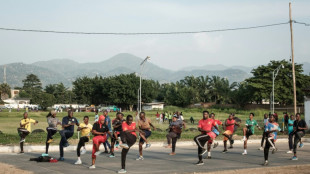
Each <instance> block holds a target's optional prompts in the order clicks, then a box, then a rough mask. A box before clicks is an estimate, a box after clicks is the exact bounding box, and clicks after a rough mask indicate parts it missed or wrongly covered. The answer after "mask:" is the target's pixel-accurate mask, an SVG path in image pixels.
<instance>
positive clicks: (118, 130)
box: [112, 119, 123, 132]
mask: <svg viewBox="0 0 310 174" xmlns="http://www.w3.org/2000/svg"><path fill="white" fill-rule="evenodd" d="M122 123H123V120H119V119H114V120H112V125H113V126H117V125H120V126H119V127H117V128H114V129H113V130H114V131H117V132H122V131H123V129H122Z"/></svg>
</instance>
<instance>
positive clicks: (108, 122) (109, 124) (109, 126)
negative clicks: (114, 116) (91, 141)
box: [105, 115, 112, 132]
mask: <svg viewBox="0 0 310 174" xmlns="http://www.w3.org/2000/svg"><path fill="white" fill-rule="evenodd" d="M105 121H106V123H107V124H108V128H109V131H110V132H111V131H112V128H111V119H110V117H109V116H108V115H107V116H106V117H105Z"/></svg>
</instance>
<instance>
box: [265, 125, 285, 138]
mask: <svg viewBox="0 0 310 174" xmlns="http://www.w3.org/2000/svg"><path fill="white" fill-rule="evenodd" d="M273 130H275V131H276V132H272V133H271V134H270V137H272V138H273V139H275V140H276V139H277V135H278V132H277V131H280V130H281V128H280V126H279V124H278V123H277V122H273V123H270V122H268V123H267V125H266V128H265V132H267V131H273Z"/></svg>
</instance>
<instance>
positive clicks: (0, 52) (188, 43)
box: [0, 0, 310, 70]
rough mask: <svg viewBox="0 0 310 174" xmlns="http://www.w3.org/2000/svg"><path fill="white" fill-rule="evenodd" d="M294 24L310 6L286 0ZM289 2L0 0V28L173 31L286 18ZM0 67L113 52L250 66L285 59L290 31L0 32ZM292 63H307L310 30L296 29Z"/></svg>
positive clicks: (165, 62) (165, 63) (171, 62)
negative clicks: (193, 32)
mask: <svg viewBox="0 0 310 174" xmlns="http://www.w3.org/2000/svg"><path fill="white" fill-rule="evenodd" d="M292 9H293V19H294V20H296V21H300V22H306V23H310V10H309V9H310V1H306V0H305V1H301V0H299V1H292ZM288 10H289V1H286V0H277V1H276V0H274V1H270V0H256V1H254V0H253V1H239V0H235V1H231V0H227V1H220V0H217V1H206V0H195V1H190V0H187V1H185V0H174V1H172V0H156V1H145V0H144V1H142V0H140V1H138V0H130V1H129V0H126V1H125V0H118V1H108V0H106V1H105V0H92V1H82V0H67V1H63V0H58V1H56V0H50V1H41V0H27V1H5V0H3V1H0V28H20V29H38V30H56V31H82V32H120V33H126V32H173V31H202V30H214V29H224V28H235V27H236V28H238V27H247V26H256V25H265V24H273V23H282V22H288V21H289V11H288ZM0 38H1V39H0V60H1V62H0V64H7V63H12V62H24V63H33V62H35V61H39V60H50V59H61V58H65V59H72V60H76V61H78V62H99V61H103V60H106V59H108V58H110V57H112V56H114V55H116V54H118V53H131V54H134V55H136V56H139V57H141V58H144V57H146V56H151V61H152V63H154V64H156V65H159V66H161V67H164V68H169V69H171V70H177V69H182V68H183V67H186V66H202V65H207V64H223V65H226V66H233V65H245V66H255V65H259V64H266V63H268V62H269V61H270V60H281V59H289V58H290V54H291V51H290V28H289V25H288V24H286V25H280V26H274V27H269V28H260V29H252V30H239V31H227V32H214V33H200V34H185V35H138V36H137V35H135V36H115V35H112V36H111V35H72V34H71V35H70V34H53V33H31V32H14V31H2V30H0ZM294 42H295V59H296V62H298V63H301V62H310V49H309V47H310V46H309V42H310V26H308V27H306V26H305V25H298V24H294Z"/></svg>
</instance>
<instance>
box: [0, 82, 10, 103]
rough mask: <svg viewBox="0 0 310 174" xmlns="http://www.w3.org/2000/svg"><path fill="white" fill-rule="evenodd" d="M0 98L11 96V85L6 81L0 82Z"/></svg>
mask: <svg viewBox="0 0 310 174" xmlns="http://www.w3.org/2000/svg"><path fill="white" fill-rule="evenodd" d="M0 96H1V98H0V100H1V99H6V98H10V97H11V87H10V85H9V84H7V83H2V84H0Z"/></svg>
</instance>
